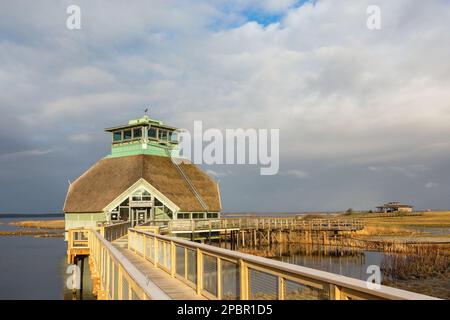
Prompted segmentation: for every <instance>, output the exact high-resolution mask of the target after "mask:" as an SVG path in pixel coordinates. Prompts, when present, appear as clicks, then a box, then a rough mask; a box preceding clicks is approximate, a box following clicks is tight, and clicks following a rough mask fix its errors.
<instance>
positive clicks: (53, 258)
mask: <svg viewBox="0 0 450 320" xmlns="http://www.w3.org/2000/svg"><path fill="white" fill-rule="evenodd" d="M20 220H32V219H30V218H23V219H0V230H2V231H4V230H8V231H12V230H17V227H16V226H12V225H9V223H10V222H12V221H20ZM38 220H44V219H43V218H40V219H38ZM30 230H31V229H30ZM66 249H67V244H66V242H64V238H35V237H33V236H0V253H1V256H0V271H1V273H0V299H9V300H16V299H51V300H61V299H72V298H73V294H72V291H71V290H68V289H67V288H66V280H67V278H68V277H69V275H68V274H66V270H67V264H66V259H67V258H66ZM84 275H85V276H84V281H83V286H84V290H83V294H82V296H81V297H82V298H83V299H93V298H94V296H93V295H92V294H91V292H92V289H91V284H90V279H89V266H88V263H87V260H86V261H85V266H84ZM76 298H78V299H79V298H80V293H79V292H77V297H76Z"/></svg>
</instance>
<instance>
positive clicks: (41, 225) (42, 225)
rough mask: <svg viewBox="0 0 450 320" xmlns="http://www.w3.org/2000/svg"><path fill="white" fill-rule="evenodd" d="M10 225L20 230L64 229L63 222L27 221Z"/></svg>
mask: <svg viewBox="0 0 450 320" xmlns="http://www.w3.org/2000/svg"><path fill="white" fill-rule="evenodd" d="M10 224H11V225H14V226H16V227H21V228H36V229H64V220H29V221H15V222H11V223H10Z"/></svg>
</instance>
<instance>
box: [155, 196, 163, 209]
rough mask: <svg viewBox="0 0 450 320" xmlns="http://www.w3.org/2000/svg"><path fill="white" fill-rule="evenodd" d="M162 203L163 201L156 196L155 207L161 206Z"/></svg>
mask: <svg viewBox="0 0 450 320" xmlns="http://www.w3.org/2000/svg"><path fill="white" fill-rule="evenodd" d="M162 205H163V204H162V202H161V201H159V200H158V199H156V198H155V207H160V206H162Z"/></svg>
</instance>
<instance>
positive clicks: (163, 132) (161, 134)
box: [158, 129, 167, 140]
mask: <svg viewBox="0 0 450 320" xmlns="http://www.w3.org/2000/svg"><path fill="white" fill-rule="evenodd" d="M158 138H159V140H167V130H163V129H159V135H158Z"/></svg>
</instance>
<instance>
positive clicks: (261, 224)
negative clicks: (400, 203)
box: [167, 218, 364, 232]
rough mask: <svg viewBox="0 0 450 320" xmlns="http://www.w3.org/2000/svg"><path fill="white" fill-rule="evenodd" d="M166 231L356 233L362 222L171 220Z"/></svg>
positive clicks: (288, 219) (335, 220)
mask: <svg viewBox="0 0 450 320" xmlns="http://www.w3.org/2000/svg"><path fill="white" fill-rule="evenodd" d="M167 227H168V230H169V231H170V232H172V231H175V232H176V231H196V230H219V229H222V230H227V229H228V230H229V229H277V230H278V229H283V230H289V229H290V230H306V231H308V230H314V231H333V230H338V231H356V230H361V229H363V228H364V221H362V220H344V219H334V220H332V219H330V220H327V219H314V220H302V219H295V218H248V219H229V218H225V219H224V218H222V219H191V220H183V219H179V220H171V221H169V222H168V226H167Z"/></svg>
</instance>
